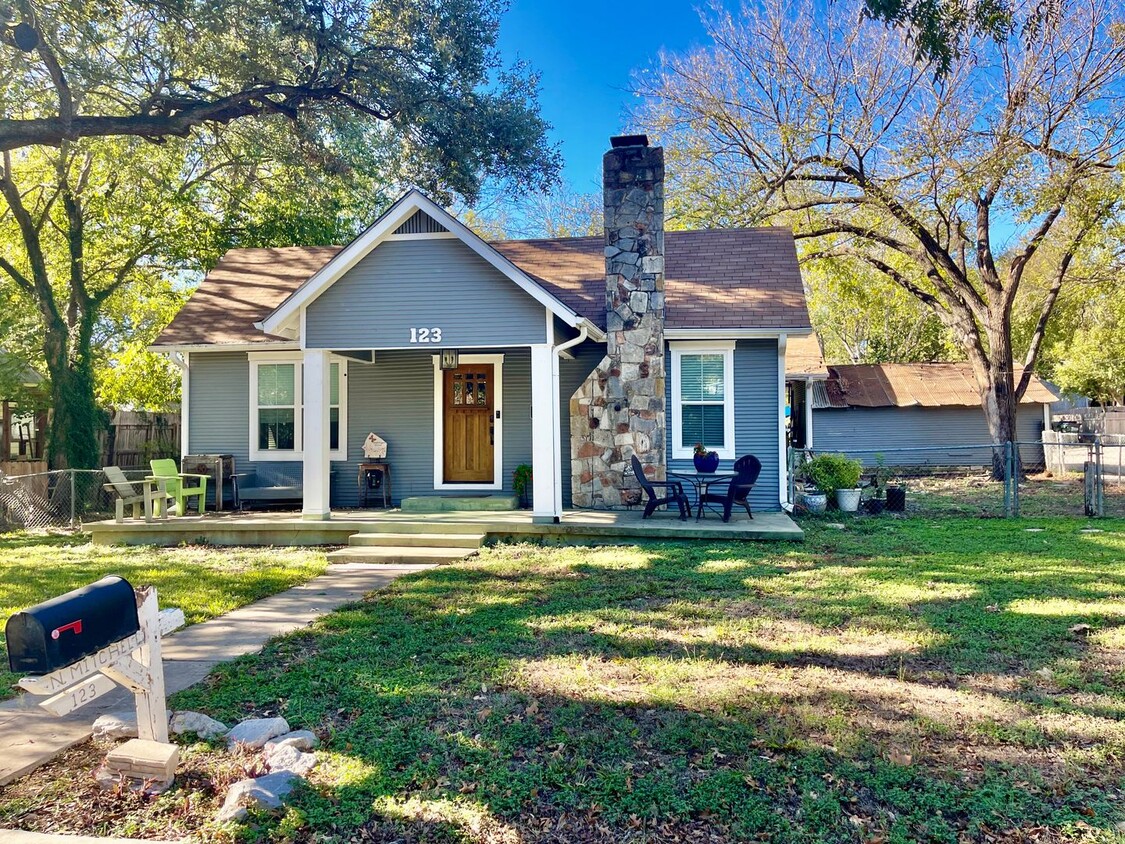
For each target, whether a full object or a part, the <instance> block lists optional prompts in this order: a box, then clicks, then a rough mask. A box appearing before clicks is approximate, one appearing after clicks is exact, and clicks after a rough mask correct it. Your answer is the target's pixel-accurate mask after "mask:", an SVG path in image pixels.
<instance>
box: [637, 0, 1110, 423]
mask: <svg viewBox="0 0 1125 844" xmlns="http://www.w3.org/2000/svg"><path fill="white" fill-rule="evenodd" d="M833 10H834V11H835V12H838V13H840V14H841V15H842V16H843V17H844V18H845V19H848V20H853V19H854V20H856V21H857V22H858V23H857V25H855V26H851V25H847V26H841V25H839V23H838V21H829V20H826V19H825V18H824V16H823V15H818V14H816V13H815V11H814V9H813V7H812V5H811V4H808V3H806V4H804V5H798V6H793V5H790V4H787V3H782V2H778V0H771V2H769V3H767V4H766V5H764V6H763V7H761V8H757V7H756V8H755V9H749V8H747V9H745V10H744V11H743V12H742V13H741V15H739V16H737V17H735V16H733V15H730V14H723V13H717V16H716V18H715V19H714V20H713V21H711V22H710V24H709V33H710V37H711V39H712V41H713V42H714V43H713V46H711V47H709V48H705V49H701V50H697V51H695V52H693V53H690V54H688V55H685V56H680V57H675V56H673V57H667V58H666V59H665V60H664V63H663V66H662V68H661V71H660V72H659V73H658V74H656V75H655V76H653V77H650V78H649V79H648V80H642V83H641V85H642V93H644V94H647V95H648V96H649V98H650V107H649V109H648V110H647V112H646V113H645V115H644V117H645V119H646V121H647V122H648V123H649V124H650V126H651V127H652V129H653V130H654V131H655V132H657V133H659V134H663V136H664V138H665V143H666V144H667V145H668V147H669V167H668V171H669V173H671V174H673V175H672V179H673V181H674V182H675V181H676V180H679V182H680V183H679V184H676V186H675V187H676V189H675V190H669V203H670V204H671V205H672V206H673V208H674V213H677V214H680V215H681V216H684V217H686V218H691V219H693V220H695V221H699V222H710V220H711V218H712V217H715V218H717V219H718V220H720V221H722V222H723V223H724V224H729V223H731V222H737V223H739V224H744V225H745V224H748V223H753V222H757V221H760V220H763V219H765V220H772V221H775V222H778V223H783V224H787V225H791V226H793V227H794V229H795V232H796V236H797V237H798V238H800V239H801V240H803V241H806V242H808V243H810V244H811V246H810V248H809V249H808V251H807V253H806V256H805V257H806V258H807V259H810V260H811V259H822V258H848V259H850V260H854V261H858V262H861V263H862V264H864V265H865V266H866V267H867V268H868V269H869V271H870V272H871V273H873V274H878V275H880V276H882V277H884V278H886V279H888V280H890V281H891V282H893V283H894V284H896V285H898V286H899V287H900V288H901V289H903V290H905V291H907V292H909V293H910V294H911V295H912V296H914V297H915V298H917V299H918V300H919V301H920V302H922V303H924V304H925V305H926V306H927V307H928V308H930V309H931V310H932V311H933V313H934V314H936V315H937V317H938V318H939V319H940V320H941V322H942V324H943V325H944V326H945V327H946V329H947V330H948V331H949V332H950V333H951V335H952V336H953V338H954V339H955V341H956V343H957V346H958V348H959V350H960V352H961V353H962V354H963V355H964V356H965V358H966V359H967V360H968V362H969V363H970V364H971V367H972V370H973V373H974V376H975V378H976V382H977V386H978V391H979V394H980V398H981V405H982V407H983V409H984V411H985V415H986V418H987V420H988V426H989V431H990V433H991V437H992V440H993V442H995V443H1001V442H1004V441H1009V440H1013V439H1015V430H1016V428H1015V419H1016V411H1017V405H1018V401H1019V398H1020V397H1021V396H1022V395H1023V393H1024V391H1025V390H1026V388H1027V384H1028V380H1029V378H1030V375H1031V371H1032V369H1034V367H1035V365H1036V363H1037V361H1038V358H1039V354H1040V352H1041V350H1042V344H1043V338H1044V336H1045V332H1046V328H1047V326H1048V324H1049V322H1050V318H1051V315H1052V312H1053V310H1054V307H1055V304H1056V302H1057V299H1058V297H1059V294H1060V292H1061V291H1062V290H1063V289H1064V287H1065V286H1066V284H1067V282H1068V280H1069V278H1070V273H1071V269H1072V264H1073V262H1074V260H1075V257H1076V255H1078V253H1079V252H1080V251H1081V250H1082V248H1083V246H1084V244H1085V243H1086V242H1087V241H1088V240H1089V239H1090V238H1091V237H1092V236H1094V235H1096V233H1098V232H1100V231H1101V230H1102V229H1103V228H1104V227H1105V226H1106V224H1107V221H1109V220H1110V219H1112V217H1113V215H1114V213H1115V212H1116V209H1117V203H1118V199H1117V198H1118V197H1119V196H1120V195H1121V193H1120V190H1119V185H1118V183H1119V179H1120V174H1119V171H1118V170H1117V169H1116V168H1118V166H1119V165H1120V163H1121V161H1122V148H1123V145H1125V111H1123V110H1122V109H1121V108H1120V107H1119V103H1120V99H1121V96H1122V94H1125V39H1122V38H1121V35H1120V33H1121V25H1122V24H1121V22H1120V20H1119V18H1120V15H1121V11H1120V7H1119V6H1117V5H1116V4H1113V3H1110V2H1106V0H1080V2H1076V3H1073V4H1067V6H1066V7H1065V8H1064V9H1063V10H1062V11H1060V13H1059V15H1058V16H1057V18H1052V19H1051V20H1050V21H1048V22H1047V23H1045V24H1044V25H1043V26H1042V27H1041V28H1040V30H1039V31H1038V33H1037V34H1036V37H1035V38H1034V41H1033V43H1030V44H1029V43H1025V42H1024V41H1023V40H1021V39H1020V38H1017V37H1014V36H1013V37H1010V38H1008V39H1006V40H1004V41H1001V42H994V41H992V40H991V39H978V40H977V41H975V42H973V44H972V45H970V46H971V49H968V50H967V51H966V53H965V54H964V55H963V56H962V57H961V58H959V59H957V60H956V61H954V62H953V63H952V65H951V67H950V70H949V73H948V74H946V75H945V76H944V77H935V76H934V74H933V73H932V68H930V67H928V66H925V65H921V64H917V63H915V61H914V55H913V52H912V50H911V49H910V46H909V45H908V44H907V43H906V41H905V40H904V38H903V37H902V35H901V33H899V32H897V31H895V30H894V29H888V28H885V27H881V26H879V25H877V24H874V23H872V22H871V21H866V22H864V21H863V19H862V16H861V14H860V11H859V8H858V6H857V5H855V4H854V3H853V4H848V3H845V2H841V3H839V4H837V5H835V6H833ZM676 174H680V175H676ZM693 193H694V196H693ZM700 196H702V197H705V198H706V199H705V201H704V202H699V201H698V199H697V197H700ZM716 198H717V199H716ZM685 203H686V204H689V205H690V207H686V208H681V207H679V205H683V204H685ZM1048 247H1049V248H1048ZM1029 267H1037V271H1038V272H1040V273H1041V274H1042V276H1043V277H1044V278H1046V279H1048V281H1047V284H1046V286H1045V288H1044V291H1043V296H1042V299H1041V300H1040V301H1039V302H1038V309H1037V310H1038V313H1037V317H1036V320H1035V327H1034V329H1033V330H1032V331H1031V333H1030V335H1029V336H1028V338H1027V347H1026V349H1025V350H1024V354H1023V359H1022V364H1023V367H1024V368H1023V372H1022V374H1020V375H1019V376H1018V377H1017V368H1016V366H1015V360H1014V348H1013V339H1012V313H1013V307H1014V303H1015V302H1016V300H1017V298H1018V296H1019V294H1020V292H1021V286H1022V283H1023V280H1024V277H1025V274H1027V272H1028V268H1029Z"/></svg>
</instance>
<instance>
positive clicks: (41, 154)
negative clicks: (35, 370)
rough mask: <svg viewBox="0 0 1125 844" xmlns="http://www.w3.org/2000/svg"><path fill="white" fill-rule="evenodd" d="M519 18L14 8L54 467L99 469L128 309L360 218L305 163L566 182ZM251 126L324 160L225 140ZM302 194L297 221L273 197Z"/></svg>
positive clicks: (20, 154)
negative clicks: (523, 49)
mask: <svg viewBox="0 0 1125 844" xmlns="http://www.w3.org/2000/svg"><path fill="white" fill-rule="evenodd" d="M500 11H501V5H500V4H499V3H496V2H493V1H492V0H413V2H412V1H411V0H407V2H401V3H400V2H396V3H386V2H382V0H368V2H358V3H343V2H330V3H321V2H308V3H297V4H293V3H284V2H277V0H220V2H211V0H207V2H196V0H186V2H181V3H176V4H172V5H168V4H166V3H162V2H154V0H139V2H126V3H124V4H119V5H117V6H100V7H97V8H94V7H92V6H90V5H89V4H87V3H85V2H84V0H56V2H51V3H42V4H39V3H32V2H30V0H15V2H14V5H12V6H8V7H2V8H0V20H2V21H3V22H4V23H2V24H0V56H2V57H3V62H2V64H3V66H4V67H3V69H2V70H0V114H3V115H5V116H4V117H2V118H0V196H2V197H3V203H4V204H3V205H0V227H4V228H5V231H4V232H0V272H2V273H3V274H4V275H6V277H7V278H8V280H9V281H10V283H11V284H13V285H14V286H15V287H16V288H17V289H18V291H19V292H20V293H21V295H22V296H23V297H24V298H25V300H26V301H27V302H29V303H31V304H32V305H33V306H34V309H35V312H36V314H37V316H38V321H39V324H40V325H39V327H40V331H41V334H42V346H43V357H44V360H45V364H46V368H47V370H48V372H49V374H50V381H51V389H52V404H53V408H54V413H53V415H52V425H51V431H50V436H49V450H50V456H51V463H52V466H61V465H70V466H75V467H88V466H92V465H93V464H94V462H95V461H96V456H97V455H96V440H95V427H96V423H95V420H96V415H97V414H96V411H95V405H94V395H95V371H96V365H97V354H96V345H95V340H96V338H97V335H98V330H99V328H105V327H106V326H107V325H110V324H112V322H113V320H112V319H111V318H109V314H108V309H109V308H110V307H111V305H112V301H111V300H113V299H114V297H115V296H119V295H124V294H125V289H126V288H127V287H129V286H130V285H134V286H137V287H144V286H145V285H146V284H152V283H154V280H155V279H156V278H158V277H159V276H160V274H161V273H162V272H168V271H173V272H174V271H179V270H181V269H183V266H184V262H185V260H186V254H185V253H186V252H188V251H190V249H198V250H199V251H200V252H202V253H204V254H206V255H214V253H215V252H216V251H219V249H220V248H221V246H222V244H224V243H228V244H229V243H233V242H243V243H258V242H263V241H269V240H271V239H273V238H275V237H278V236H279V234H280V233H282V232H287V233H288V232H293V231H304V233H305V234H308V233H309V232H308V231H307V229H308V221H309V220H310V219H312V220H313V221H314V226H313V228H314V229H315V231H316V233H317V234H323V233H325V232H327V231H338V230H339V229H340V228H341V226H339V225H335V223H338V222H340V221H339V220H337V219H334V218H332V217H331V216H330V215H323V214H320V213H314V214H311V215H307V214H306V213H304V212H306V211H307V210H308V208H309V206H310V205H312V204H314V202H315V201H316V200H317V199H324V197H315V196H314V197H309V194H310V193H312V194H315V193H316V182H315V181H313V180H308V179H304V178H302V176H303V175H306V174H307V173H309V172H312V171H316V172H317V173H318V174H323V175H324V176H325V177H328V178H329V180H330V181H331V182H332V184H333V185H338V184H340V180H337V179H336V178H335V177H337V176H339V177H341V179H343V178H345V177H347V176H349V175H351V176H352V177H354V176H355V174H354V173H353V174H348V173H341V172H336V171H334V168H335V167H337V166H339V163H340V162H346V161H353V162H354V161H356V160H359V159H362V158H363V156H364V155H365V154H366V155H367V156H368V159H369V160H368V161H366V162H364V166H366V167H368V168H370V169H368V170H365V171H363V175H364V176H365V177H367V178H370V177H371V176H372V175H377V176H378V177H380V178H383V179H385V180H386V184H394V183H395V182H397V183H398V184H406V183H409V182H413V183H415V184H419V185H422V186H423V187H426V188H429V189H430V190H431V191H434V192H436V193H438V195H439V196H441V197H443V198H444V197H449V196H452V195H454V194H460V195H463V196H466V197H470V198H471V197H474V196H475V195H476V193H477V192H478V190H479V187H480V184H481V182H482V180H484V179H487V178H502V179H508V180H509V181H511V182H512V183H514V184H517V185H521V186H524V187H526V188H528V189H534V188H536V187H545V186H546V185H548V184H549V183H550V182H551V180H552V179H553V177H554V174H555V172H556V170H557V154H556V152H555V150H554V149H553V148H550V147H548V146H547V145H546V142H545V132H546V128H547V127H546V124H545V123H544V122H543V121H542V119H541V118H540V116H539V113H538V106H537V102H536V79H535V77H534V76H533V75H531V74H530V73H529V72H528V70H527V68H526V67H524V66H516V67H514V68H511V69H502V68H500V67H499V65H498V62H497V57H496V50H495V46H494V45H495V39H496V32H497V25H498V21H499V13H500ZM246 120H252V121H253V123H252V125H254V126H270V127H272V130H273V132H274V133H275V136H278V137H280V136H284V137H285V139H286V144H285V145H286V146H291V147H293V148H295V149H297V150H299V151H300V153H301V154H302V155H303V156H304V158H305V159H306V166H305V167H304V168H301V167H298V166H296V165H293V164H292V162H288V165H287V163H286V162H278V161H277V160H276V155H275V152H274V150H273V148H272V147H269V146H266V147H263V146H254V145H251V144H247V143H245V139H246V138H247V137H253V133H252V132H250V133H246V134H240V133H239V132H237V131H232V132H230V133H228V132H225V131H223V127H228V128H229V129H230V130H236V127H238V126H239V125H240V124H241V122H242V121H246ZM240 141H241V143H240ZM373 156H374V157H377V160H374V161H373V160H370V159H371V158H372V157H373ZM287 178H288V179H290V184H289V185H285V182H286V180H287ZM266 185H268V186H269V187H272V188H274V189H275V191H274V192H272V193H270V192H268V191H267V190H264V189H263V187H264V186H266ZM278 187H288V188H289V190H290V191H291V192H290V193H288V194H286V193H278V192H276V188H278ZM286 202H288V203H289V208H288V213H282V214H278V213H273V212H271V211H270V210H269V208H270V207H273V206H277V205H283V204H285V203H286ZM255 205H256V207H255ZM326 209H327V205H325V204H321V205H319V206H318V207H317V211H318V212H319V211H324V210H326ZM372 210H377V208H375V209H372ZM208 218H212V219H213V220H215V221H217V222H218V225H215V224H209V223H208ZM232 220H233V221H235V222H241V223H245V224H247V226H246V227H245V228H243V229H241V230H239V229H238V228H236V227H231V226H229V225H228V224H229V223H230V222H231V221H232ZM326 220H327V221H328V224H327V225H320V224H321V223H323V222H325V221H326ZM311 239H313V240H316V239H318V238H317V237H313V238H311ZM188 244H195V245H194V246H190V247H189V246H188ZM205 260H206V259H205ZM122 312H123V311H122Z"/></svg>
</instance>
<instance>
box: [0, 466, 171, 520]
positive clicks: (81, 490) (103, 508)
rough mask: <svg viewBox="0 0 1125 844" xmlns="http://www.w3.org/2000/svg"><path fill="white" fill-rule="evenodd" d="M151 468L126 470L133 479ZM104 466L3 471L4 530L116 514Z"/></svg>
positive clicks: (0, 496)
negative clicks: (41, 470) (105, 486)
mask: <svg viewBox="0 0 1125 844" xmlns="http://www.w3.org/2000/svg"><path fill="white" fill-rule="evenodd" d="M148 474H150V472H149V470H148V469H132V470H126V471H125V475H126V477H127V478H128V479H129V480H131V481H137V480H140V479H142V478H144V477H145V476H146V475H148ZM108 482H109V481H108V479H107V478H106V476H105V473H104V472H102V471H101V470H100V469H61V470H55V471H50V472H37V473H35V474H29V475H5V474H3V473H0V530H17V529H22V530H36V529H43V528H78V527H81V526H82V525H83V524H84V523H86V522H94V521H100V520H102V519H110V518H113V516H114V501H115V500H116V498H117V495H116V493H114V492H112V491H107V490H106V489H104V485H105V484H107V483H108Z"/></svg>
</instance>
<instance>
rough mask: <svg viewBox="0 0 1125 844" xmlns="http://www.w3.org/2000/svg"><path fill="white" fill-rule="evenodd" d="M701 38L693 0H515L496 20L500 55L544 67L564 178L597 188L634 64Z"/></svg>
mask: <svg viewBox="0 0 1125 844" xmlns="http://www.w3.org/2000/svg"><path fill="white" fill-rule="evenodd" d="M704 41H705V34H704V31H703V26H702V24H701V23H700V21H699V14H698V12H697V11H696V9H695V8H694V7H693V5H692V4H691V3H685V2H671V1H670V0H652V2H648V3H644V4H637V5H630V4H609V3H606V2H605V0H600V2H599V0H571V2H568V3H565V4H564V3H548V2H544V0H512V5H511V8H510V10H509V11H508V13H507V14H506V15H505V16H504V17H503V19H502V21H501V25H500V49H501V52H502V53H503V56H504V59H505V63H510V62H511V61H513V60H515V59H516V58H522V59H526V60H528V61H529V62H531V64H532V66H533V67H534V68H535V69H536V70H538V71H539V72H540V73H541V74H542V94H541V102H542V107H543V116H544V117H545V118H546V119H547V121H548V122H550V123H551V124H552V125H553V126H554V131H553V133H552V139H553V140H555V141H558V142H560V143H561V147H562V154H563V159H564V165H565V167H564V170H563V178H564V179H565V180H566V181H568V182H570V183H571V184H572V185H573V186H574V188H575V189H577V190H579V191H592V190H600V185H601V167H602V164H601V160H602V153H603V152H605V150H606V149H608V148H609V137H610V135H616V134H620V132H621V131H622V130H623V129H625V128H626V125H625V120H626V115H627V110H628V108H629V107H630V105H631V104H632V103H633V102H634V101H635V98H634V97H632V96H631V95H630V94H629V88H630V87H631V81H632V76H633V71H635V70H639V69H643V68H646V67H649V66H651V65H653V64H654V63H655V61H656V58H657V54H658V53H659V52H660V50H661V49H666V50H671V51H677V52H678V51H681V50H684V49H687V48H689V47H692V46H695V45H699V44H702V43H704Z"/></svg>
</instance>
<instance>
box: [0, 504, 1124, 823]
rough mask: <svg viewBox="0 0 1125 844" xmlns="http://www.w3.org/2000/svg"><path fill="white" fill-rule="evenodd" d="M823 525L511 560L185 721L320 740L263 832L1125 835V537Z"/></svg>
mask: <svg viewBox="0 0 1125 844" xmlns="http://www.w3.org/2000/svg"><path fill="white" fill-rule="evenodd" d="M807 527H808V539H807V542H806V543H804V544H803V545H767V544H704V543H692V544H678V545H673V544H661V545H647V546H642V547H630V548H594V549H573V548H572V549H554V550H552V549H543V548H538V547H531V546H508V547H501V548H498V549H494V550H492V551H489V552H486V553H485V554H483V555H482V556H481V558H480V559H479V560H478V561H475V562H471V563H467V564H463V565H458V566H450V567H444V568H439V569H435V570H432V571H429V572H426V573H422V574H419V575H415V576H411V577H407V578H403V579H401V580H399V581H397V582H396V583H395V584H394V585H393V586H392V587H391V588H390V589H389V590H388V591H386V592H384V593H381V594H379V595H377V596H374V597H373V598H372V599H370V600H369V601H367V602H364V603H361V604H357V605H353V606H351V607H347V608H344V609H342V610H341V611H339V612H336V613H334V614H332V615H330V616H327V617H326V618H325V619H323V620H322V621H321V622H320V623H318V624H317V625H315V626H314V627H313V628H312V629H311V630H309V631H307V632H303V633H301V634H297V635H293V636H289V637H287V638H285V639H282V640H280V641H278V642H277V643H275V644H273V645H271V646H270V647H269V648H268V649H267V650H266V651H265V652H264V653H263V654H261V655H260V656H255V657H250V658H244V659H240V660H238V661H237V662H235V663H231V664H228V665H226V666H224V667H221V668H220V669H219V670H218V671H217V673H216V674H214V675H213V676H212V677H211V679H210V680H209V681H208V682H207V683H206V684H205V685H203V686H201V687H196V688H195V689H193V690H189V691H187V692H184V693H181V694H180V695H178V696H177V698H176V705H177V706H180V707H191V708H198V709H202V710H205V711H207V712H209V713H211V714H212V715H214V716H216V717H219V718H222V719H225V720H227V721H233V720H236V719H238V718H241V717H246V716H248V715H252V714H255V713H263V712H271V713H273V712H281V713H283V714H284V715H285V716H286V717H287V718H288V719H289V720H290V722H291V723H292V724H294V725H295V726H300V727H309V728H314V729H321V730H323V731H325V732H326V735H327V737H328V741H327V742H326V744H325V747H324V750H323V752H322V759H323V761H322V764H321V767H320V768H319V769H318V770H317V771H316V772H315V774H314V775H313V777H312V781H311V785H310V786H309V787H308V788H306V789H305V790H304V791H303V792H302V793H301V794H300V795H299V797H298V799H297V801H296V807H295V808H294V809H291V810H290V812H289V813H288V815H287V816H286V817H285V818H284V819H283V820H281V821H276V820H272V821H271V820H267V819H264V818H261V819H258V820H256V821H254V822H252V823H251V824H250V826H249V829H248V830H247V831H246V835H247V836H248V837H250V838H265V839H269V838H273V839H275V840H280V839H286V838H291V837H296V839H297V840H341V841H344V840H372V841H378V840H387V841H391V840H408V841H474V842H493V841H496V842H500V841H515V840H521V839H522V840H541V839H542V840H558V841H564V840H565V841H607V842H608V841H664V840H669V841H672V840H691V841H723V840H770V841H778V842H859V841H883V842H912V841H933V842H950V844H953V842H959V841H997V840H1001V841H1009V840H1010V841H1016V840H1019V841H1031V840H1034V841H1063V840H1066V841H1071V840H1082V841H1095V840H1097V841H1109V840H1120V832H1119V831H1118V828H1117V826H1116V825H1117V824H1119V823H1122V822H1123V821H1125V806H1123V805H1122V803H1121V801H1120V798H1121V796H1122V786H1123V775H1125V770H1123V767H1122V759H1123V752H1125V725H1123V724H1122V717H1123V716H1125V695H1123V692H1125V658H1122V657H1121V655H1120V654H1121V652H1122V645H1125V626H1123V624H1125V522H1122V521H1115V522H1102V523H1099V524H1098V525H1097V527H1098V528H1100V529H1101V530H1102V531H1103V532H1100V533H1082V532H1080V531H1081V530H1082V529H1083V528H1084V527H1086V523H1085V522H1083V521H1079V520H1068V519H1052V520H1046V519H1045V520H1040V521H1035V522H1031V521H1013V522H1002V521H994V520H946V521H925V520H921V519H908V520H892V519H887V518H884V519H866V520H864V519H857V520H855V521H854V522H851V523H849V524H848V527H847V529H845V530H838V529H833V528H830V527H827V526H824V525H819V524H817V523H815V522H813V523H809V524H808V525H807ZM1028 528H1036V529H1037V530H1035V531H1029V530H1028ZM1079 623H1081V624H1089V625H1090V626H1091V628H1092V631H1091V633H1090V635H1089V636H1088V637H1083V636H1077V635H1075V634H1072V633H1071V632H1070V630H1069V628H1070V627H1071V626H1073V625H1075V624H1079ZM2 818H3V809H2V806H0V819H2ZM360 829H362V832H359V831H357V830H360ZM547 831H550V835H548V833H547ZM210 834H211V835H215V834H217V833H215V832H214V831H212V832H211V833H210ZM551 835H553V836H555V837H550V836H551Z"/></svg>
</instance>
